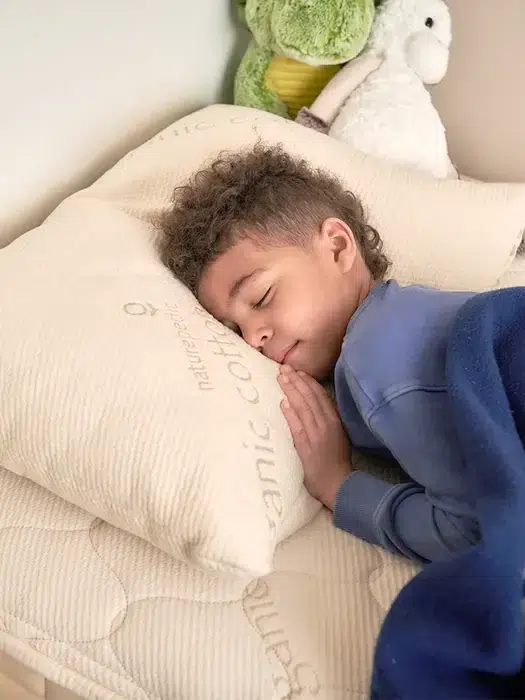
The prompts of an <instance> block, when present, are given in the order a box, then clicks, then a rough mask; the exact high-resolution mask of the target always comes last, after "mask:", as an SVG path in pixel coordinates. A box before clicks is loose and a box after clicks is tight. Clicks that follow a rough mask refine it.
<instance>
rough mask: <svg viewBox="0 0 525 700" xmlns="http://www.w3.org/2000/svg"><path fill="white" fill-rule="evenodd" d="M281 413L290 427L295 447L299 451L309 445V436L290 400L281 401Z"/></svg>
mask: <svg viewBox="0 0 525 700" xmlns="http://www.w3.org/2000/svg"><path fill="white" fill-rule="evenodd" d="M281 411H282V412H283V414H284V417H285V418H286V421H287V423H288V427H289V428H290V432H291V433H292V439H293V442H294V445H295V447H296V448H297V449H298V448H299V447H300V446H301V445H307V444H309V440H308V435H307V433H306V430H305V429H304V426H303V424H302V422H301V419H300V418H299V416H298V415H297V413H296V412H295V410H294V409H293V408H292V406H291V404H290V402H289V401H288V399H283V400H282V401H281Z"/></svg>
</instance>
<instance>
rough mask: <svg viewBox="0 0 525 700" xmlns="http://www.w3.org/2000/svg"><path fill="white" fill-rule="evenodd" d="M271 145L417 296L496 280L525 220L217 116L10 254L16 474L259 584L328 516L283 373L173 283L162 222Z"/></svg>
mask: <svg viewBox="0 0 525 700" xmlns="http://www.w3.org/2000/svg"><path fill="white" fill-rule="evenodd" d="M261 138H262V139H264V140H266V141H268V142H271V143H275V142H282V143H283V144H284V145H285V146H286V147H287V148H288V149H290V150H291V151H292V152H296V153H300V154H302V155H304V156H306V157H307V158H308V159H309V160H311V161H312V162H313V163H315V164H316V165H319V166H323V167H325V168H328V169H330V170H332V171H333V172H335V173H336V174H338V175H339V176H340V177H341V178H343V179H344V181H345V182H346V183H347V185H348V186H349V187H351V188H352V189H355V190H356V191H357V192H358V193H359V194H361V195H362V196H363V198H364V200H365V204H366V206H367V208H368V210H369V211H370V215H371V219H372V221H373V223H374V224H375V225H376V226H377V227H378V228H379V230H380V231H381V233H382V235H383V236H384V239H385V242H386V244H387V249H388V251H389V252H390V253H391V254H392V255H393V256H394V259H395V260H396V266H395V269H394V273H395V274H396V275H397V277H398V278H399V279H400V281H402V282H412V281H421V282H425V283H429V284H435V285H437V286H442V287H449V288H469V289H481V288H488V287H492V286H495V285H496V284H497V283H498V280H499V279H500V277H501V276H502V274H503V273H504V272H505V270H506V269H507V268H508V266H509V264H510V262H511V260H512V257H513V253H514V251H515V249H516V246H517V242H518V239H521V230H522V228H523V225H524V222H525V185H517V184H514V185H484V184H479V183H471V182H435V181H434V180H433V179H431V178H430V177H426V176H422V175H419V174H415V173H414V172H412V171H403V170H399V169H397V168H395V167H393V166H391V165H387V164H384V163H382V162H379V161H375V160H373V159H370V158H368V157H367V156H363V155H360V154H358V153H355V152H353V151H351V150H350V149H349V148H347V147H345V146H344V145H342V144H339V143H337V142H335V141H334V140H332V139H329V138H328V137H326V136H324V135H321V134H316V133H313V132H312V131H311V130H308V129H305V128H304V127H302V126H300V125H297V124H294V123H293V122H289V121H286V120H283V119H281V118H278V117H274V116H273V115H269V114H266V113H262V112H258V111H256V110H250V109H243V108H240V107H227V106H214V107H209V108H206V109H204V110H201V111H200V112H197V113H195V114H193V115H191V116H190V117H187V118H185V119H183V120H181V121H180V122H177V123H176V124H174V125H172V126H171V127H169V128H168V129H166V130H165V131H163V132H161V133H160V134H159V135H157V136H156V137H155V138H153V139H152V140H151V141H149V142H148V143H146V144H145V145H143V146H142V147H140V148H139V149H137V150H136V151H133V152H132V153H130V154H129V155H128V156H126V157H125V158H124V159H123V160H122V161H120V163H118V164H117V165H116V166H115V167H114V168H113V169H112V170H110V171H109V172H108V173H106V174H105V175H104V176H103V177H102V178H101V179H100V180H99V181H98V182H97V183H95V184H94V185H93V186H91V187H90V188H88V189H86V190H84V191H83V192H80V193H77V194H75V195H73V196H72V197H70V198H68V199H67V200H65V201H64V202H63V203H62V204H61V205H60V206H59V207H58V208H57V209H56V210H55V212H54V213H53V214H52V215H51V216H50V217H49V218H48V219H47V220H46V222H45V223H44V224H43V225H42V226H40V227H39V228H37V229H35V230H33V231H31V232H29V233H28V234H26V235H24V236H23V237H21V238H19V239H18V240H16V241H15V242H14V243H13V244H11V245H10V246H8V247H7V248H5V249H4V250H2V251H0V299H2V300H5V302H4V303H2V306H1V308H0V326H1V328H2V334H1V337H0V358H1V365H0V464H1V465H2V466H3V467H5V468H6V469H9V470H11V471H12V472H14V473H17V474H20V475H22V476H26V477H27V478H29V479H31V480H33V481H35V482H36V483H38V484H40V485H42V486H45V487H46V488H48V489H49V490H50V491H52V492H53V493H55V494H56V495H58V496H61V497H62V498H64V499H66V500H67V501H69V502H71V503H73V504H75V505H78V506H80V507H82V508H84V509H85V510H87V511H88V512H89V513H92V514H94V515H96V516H98V517H100V518H102V519H103V520H105V521H107V522H109V523H111V524H113V525H116V526H118V527H121V528H122V529H124V530H127V531H129V532H130V533H133V534H136V535H138V536H140V537H143V538H144V539H146V540H147V541H149V542H152V543H153V544H155V545H157V546H158V547H160V548H161V549H163V550H164V551H166V552H168V553H170V554H172V555H173V556H175V557H176V558H177V559H181V560H185V559H189V560H191V561H193V562H195V563H197V564H199V565H200V566H202V567H205V568H211V569H220V570H226V571H246V572H250V573H252V574H257V575H261V574H265V573H268V572H269V571H270V570H271V568H272V558H273V554H274V550H275V546H276V544H277V543H278V542H279V541H282V540H283V539H285V538H286V537H287V536H288V535H290V534H291V533H293V532H294V531H296V530H297V529H298V528H300V527H301V526H303V525H304V524H305V523H306V522H308V521H309V520H310V519H311V518H312V516H313V515H314V514H315V512H317V510H318V508H319V504H318V503H317V502H315V501H313V499H311V498H310V497H309V496H308V494H307V493H306V491H305V489H304V488H303V487H302V483H301V481H302V475H301V469H300V464H299V461H298V459H297V456H296V454H295V452H294V450H293V446H292V443H291V440H290V436H289V431H288V428H287V425H286V423H285V421H284V419H283V418H282V416H281V414H280V411H279V401H280V399H281V393H280V390H279V389H278V387H277V383H276V381H275V375H276V372H277V366H276V365H275V364H274V363H272V362H271V361H269V360H268V359H266V358H264V357H262V356H261V355H260V354H259V353H257V352H255V351H254V350H252V349H251V348H249V347H248V346H247V345H246V344H245V343H244V342H243V341H242V340H241V339H239V338H238V337H237V336H235V335H234V334H233V333H231V332H230V331H228V330H226V329H225V328H224V327H223V326H221V325H220V324H219V323H217V322H216V321H214V320H213V319H212V318H211V317H209V316H208V315H207V314H206V313H205V312H204V311H203V310H202V309H201V308H200V307H199V305H198V304H197V303H196V302H195V300H194V298H193V297H192V296H191V295H190V294H189V293H188V292H187V291H186V290H185V289H184V288H183V287H182V286H181V285H180V284H179V283H178V282H177V281H176V280H174V279H172V278H171V277H170V275H169V273H168V272H167V271H166V270H164V269H163V267H162V266H161V264H160V262H159V261H158V259H157V256H156V252H155V247H154V235H153V232H152V229H151V227H150V225H149V223H148V221H149V219H150V217H151V215H152V214H154V213H156V212H158V211H159V209H160V208H162V207H164V206H166V203H167V201H168V198H169V196H170V194H171V192H172V189H173V187H174V185H176V184H177V183H180V182H182V181H183V180H184V179H185V178H186V177H187V176H188V174H190V173H191V172H192V171H194V170H195V168H198V167H199V166H200V165H201V164H202V163H203V161H205V160H206V159H209V158H210V157H211V156H212V155H213V154H214V153H216V152H217V151H218V150H220V149H224V148H229V149H238V148H240V147H243V146H246V145H247V144H249V143H253V142H254V141H255V140H258V139H261ZM7 300H8V301H7Z"/></svg>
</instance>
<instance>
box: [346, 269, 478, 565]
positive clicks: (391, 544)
mask: <svg viewBox="0 0 525 700" xmlns="http://www.w3.org/2000/svg"><path fill="white" fill-rule="evenodd" d="M470 296H472V295H471V294H467V293H458V292H443V291H439V290H435V289H429V288H425V287H419V286H410V287H400V286H399V285H398V284H397V283H396V282H395V281H390V282H387V283H384V284H378V285H377V286H375V287H374V288H373V289H372V291H371V293H370V294H369V296H368V297H367V298H366V300H365V301H364V303H363V304H362V305H361V306H360V307H359V309H358V310H357V312H356V313H355V314H354V316H353V317H352V319H351V321H350V323H349V324H348V329H347V332H346V336H345V340H344V344H343V347H342V351H341V356H340V358H339V360H338V362H337V365H336V368H335V389H336V397H337V404H338V408H339V412H340V414H341V418H342V420H343V423H344V424H345V426H346V429H347V431H348V435H349V438H350V440H351V442H352V444H353V445H354V446H355V447H357V448H360V449H364V450H373V451H377V452H380V453H383V454H386V455H387V456H389V457H392V458H394V459H395V460H396V461H397V462H398V463H399V464H400V465H401V467H402V468H403V470H404V471H405V472H406V474H407V475H408V477H409V479H410V481H409V482H408V483H404V484H401V485H395V486H392V485H391V484H389V483H387V482H385V481H382V480H380V479H377V478H375V477H373V476H371V475H369V474H366V473H364V472H359V471H355V472H352V473H351V474H350V476H349V477H348V478H347V479H346V480H345V482H344V483H343V484H342V486H341V488H340V489H339V491H338V494H337V498H336V503H335V507H334V523H335V525H336V526H337V527H339V528H341V529H343V530H346V531H347V532H350V533H352V534H354V535H356V536H358V537H360V538H362V539H364V540H367V541H369V542H372V543H374V544H379V545H382V546H384V547H386V548H387V549H389V550H391V551H394V552H398V553H401V554H404V555H405V556H408V557H410V558H413V559H417V560H420V561H433V560H436V559H443V558H445V557H448V556H450V554H451V553H452V552H456V551H459V550H462V549H465V548H466V547H467V546H469V545H471V544H473V543H475V542H477V540H478V526H477V522H476V518H475V513H474V508H473V504H472V503H471V501H470V498H469V496H470V494H469V493H468V490H467V489H466V487H465V483H464V474H463V464H462V457H461V454H460V450H459V447H458V445H457V438H456V435H455V428H454V425H453V423H452V421H451V418H450V412H449V408H448V394H447V388H446V370H445V363H446V345H447V339H448V336H449V333H450V330H451V325H452V323H453V322H454V319H455V317H456V314H457V313H458V311H459V309H460V308H461V306H462V305H463V304H464V303H465V302H466V301H467V300H468V299H469V298H470Z"/></svg>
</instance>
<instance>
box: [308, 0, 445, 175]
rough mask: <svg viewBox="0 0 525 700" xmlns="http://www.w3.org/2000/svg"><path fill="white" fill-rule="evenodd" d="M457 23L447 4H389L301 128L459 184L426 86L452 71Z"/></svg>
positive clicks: (392, 0) (435, 0) (401, 0)
mask: <svg viewBox="0 0 525 700" xmlns="http://www.w3.org/2000/svg"><path fill="white" fill-rule="evenodd" d="M450 43H451V22H450V14H449V10H448V7H447V5H446V4H445V3H444V2H443V0H383V2H382V4H381V5H380V6H379V8H378V10H377V14H376V19H375V22H374V26H373V28H372V32H371V34H370V37H369V40H368V44H367V46H366V47H365V49H364V51H363V53H362V54H361V55H360V56H359V57H358V58H357V59H354V60H353V61H350V63H348V64H347V65H346V66H345V67H344V68H343V69H342V70H341V71H339V73H337V74H336V76H335V77H334V78H333V79H332V80H331V81H330V83H329V84H328V85H327V86H326V88H325V89H324V90H323V92H322V93H321V94H320V95H319V97H318V98H317V100H316V101H315V102H314V103H313V105H312V107H311V108H310V110H303V113H302V114H301V113H300V114H299V116H298V118H297V121H299V122H302V123H304V124H307V125H309V126H313V127H314V128H322V126H323V125H324V127H325V129H324V130H325V131H327V132H328V133H329V134H330V135H331V136H333V137H334V138H336V139H339V140H341V141H344V142H346V143H348V144H350V145H351V146H353V147H354V148H356V149H357V150H360V151H363V152H365V153H368V154H370V155H374V156H378V157H380V158H386V159H388V160H392V161H395V162H397V163H399V164H401V165H405V166H409V167H413V168H418V169H419V170H424V171H427V172H429V173H431V174H432V175H434V177H436V178H457V172H456V170H455V168H454V166H453V165H452V162H451V161H450V158H449V156H448V147H447V140H446V136H445V128H444V126H443V123H442V122H441V119H440V117H439V114H438V112H437V110H436V108H435V107H434V105H433V104H432V101H431V99H430V95H429V94H428V92H427V90H426V88H425V84H427V85H431V84H436V83H438V82H440V81H441V80H442V79H443V77H444V76H445V74H446V71H447V68H448V60H449V52H450Z"/></svg>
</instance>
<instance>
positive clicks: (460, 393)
mask: <svg viewBox="0 0 525 700" xmlns="http://www.w3.org/2000/svg"><path fill="white" fill-rule="evenodd" d="M447 372H448V379H447V381H448V388H449V392H450V397H451V410H452V413H453V417H454V422H455V425H456V426H457V432H458V438H459V441H460V446H461V450H462V452H463V456H464V460H465V462H464V464H465V469H466V470H467V474H468V480H469V484H470V489H471V492H472V494H474V496H475V499H476V505H477V513H478V519H479V523H480V529H481V542H480V544H479V545H477V546H475V547H473V548H471V549H469V550H468V551H466V552H463V553H461V554H458V555H455V556H454V557H453V558H451V559H450V560H448V561H446V562H435V563H432V564H429V565H427V566H426V567H425V568H424V569H423V570H422V572H421V573H420V574H419V575H417V576H416V577H415V578H414V579H413V580H412V581H411V582H410V583H409V584H408V585H407V586H406V587H405V588H404V589H403V590H402V591H401V593H400V594H399V596H398V598H397V599H396V600H395V601H394V603H393V605H392V607H391V609H390V611H389V613H388V615H387V617H386V619H385V622H384V624H383V628H382V630H381V633H380V636H379V639H378V642H377V646H376V651H375V659H374V673H373V678H372V690H371V697H372V698H373V699H374V700H386V699H388V700H393V699H401V700H438V699H439V700H478V698H496V699H498V700H506V699H507V698H525V668H524V667H523V666H522V664H523V654H524V646H523V638H524V627H523V622H522V616H521V614H520V604H521V599H522V595H523V571H524V567H525V448H524V444H525V288H514V289H507V290H502V291H497V292H490V293H487V294H480V295H478V296H476V297H474V298H473V299H472V300H471V301H469V302H468V303H467V304H466V305H465V307H464V308H463V309H462V311H461V313H460V314H459V317H458V319H457V322H456V324H455V327H454V330H453V333H452V336H451V339H450V344H449V348H448V358H447Z"/></svg>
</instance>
